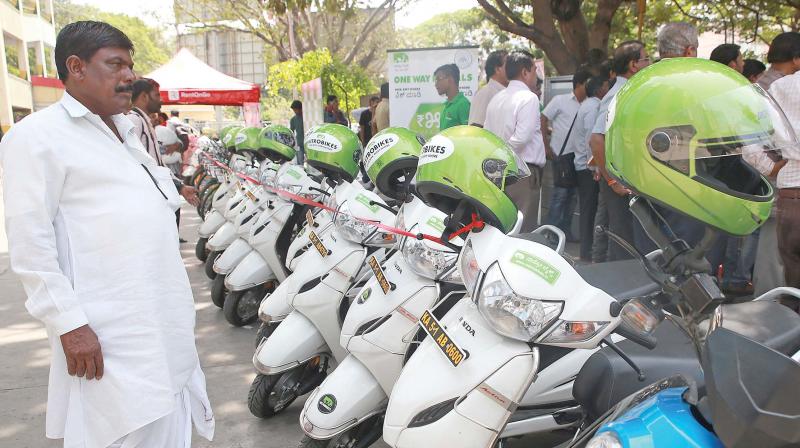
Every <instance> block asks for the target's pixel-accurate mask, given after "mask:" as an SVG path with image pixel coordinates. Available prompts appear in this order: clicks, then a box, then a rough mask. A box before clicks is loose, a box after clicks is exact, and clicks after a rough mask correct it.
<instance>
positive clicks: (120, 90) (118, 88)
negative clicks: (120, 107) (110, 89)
mask: <svg viewBox="0 0 800 448" xmlns="http://www.w3.org/2000/svg"><path fill="white" fill-rule="evenodd" d="M114 92H115V93H124V92H129V93H130V92H133V84H128V85H123V86H116V87H114Z"/></svg>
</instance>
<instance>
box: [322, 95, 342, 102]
mask: <svg viewBox="0 0 800 448" xmlns="http://www.w3.org/2000/svg"><path fill="white" fill-rule="evenodd" d="M338 99H339V97H338V96H336V95H328V98H327V99H326V101H325V103H327V104H331V103H332V102H333V101H336V100H338Z"/></svg>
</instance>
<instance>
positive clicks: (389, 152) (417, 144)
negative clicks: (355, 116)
mask: <svg viewBox="0 0 800 448" xmlns="http://www.w3.org/2000/svg"><path fill="white" fill-rule="evenodd" d="M424 144H425V139H423V138H422V137H421V136H419V135H417V134H415V133H414V132H412V131H409V130H408V129H404V128H386V129H384V130H382V131H381V132H378V133H377V134H375V136H374V137H372V139H371V140H370V141H369V143H367V146H366V148H364V155H363V156H362V163H363V165H364V169H365V170H366V171H367V176H368V177H369V179H370V180H371V181H372V183H373V184H375V186H376V187H377V188H378V190H380V192H381V193H383V194H385V195H386V196H388V197H390V198H394V199H405V197H406V196H407V192H408V187H407V184H408V182H409V181H410V180H411V178H412V177H414V173H415V172H416V171H417V160H418V159H419V153H420V150H422V145H424Z"/></svg>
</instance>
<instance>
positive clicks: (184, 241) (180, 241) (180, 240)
mask: <svg viewBox="0 0 800 448" xmlns="http://www.w3.org/2000/svg"><path fill="white" fill-rule="evenodd" d="M178 242H179V243H181V244H183V243H188V241H186V240H185V239H183V238H178Z"/></svg>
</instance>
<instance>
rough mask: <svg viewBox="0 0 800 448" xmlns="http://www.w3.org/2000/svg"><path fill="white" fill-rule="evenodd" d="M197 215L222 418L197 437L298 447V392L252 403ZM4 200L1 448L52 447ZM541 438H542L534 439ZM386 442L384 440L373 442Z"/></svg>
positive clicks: (209, 344)
mask: <svg viewBox="0 0 800 448" xmlns="http://www.w3.org/2000/svg"><path fill="white" fill-rule="evenodd" d="M199 222H200V219H199V218H198V217H197V215H196V214H195V213H194V212H193V211H191V210H190V209H188V208H185V209H184V213H183V222H182V229H181V234H182V236H183V237H184V238H186V239H187V240H189V241H190V243H188V244H184V245H182V254H183V258H184V262H185V264H186V268H187V270H188V272H189V278H190V279H191V282H192V288H193V290H194V296H195V301H196V303H197V347H198V350H199V352H200V359H201V362H202V365H203V370H204V371H205V374H206V378H207V380H208V391H209V395H210V398H211V403H212V405H213V406H214V411H215V414H216V418H217V432H216V437H215V440H214V442H208V441H205V440H202V439H200V438H198V437H195V443H194V444H193V446H194V447H196V448H206V447H212V446H213V447H225V448H256V447H259V448H288V447H295V446H296V444H297V441H298V440H300V438H301V436H302V432H301V430H300V428H299V425H298V421H297V419H298V415H299V412H300V409H301V406H302V404H303V400H302V399H300V400H298V401H297V402H296V403H294V404H293V405H292V406H291V407H290V408H289V409H287V410H286V412H284V413H282V414H281V415H279V416H277V417H275V418H273V419H271V420H268V421H262V420H259V419H257V418H255V417H253V416H252V415H251V414H250V412H249V411H248V409H247V391H248V389H249V386H250V382H251V381H252V379H253V377H254V376H255V374H254V370H253V366H252V363H251V358H252V356H253V349H254V347H253V344H254V336H255V329H254V328H252V327H245V328H233V327H231V326H230V325H228V324H227V322H226V321H225V318H224V317H223V315H222V312H221V310H219V309H218V308H216V307H215V306H214V305H213V304H212V303H211V301H210V298H209V286H210V282H209V280H208V279H207V278H206V276H205V274H204V273H203V270H202V264H201V263H200V262H199V261H198V260H197V259H196V258H195V256H194V242H195V240H196V227H197V225H198V224H199ZM2 230H3V229H2V201H0V299H1V300H0V447H2V448H55V447H59V446H61V444H59V443H58V442H56V441H48V440H46V439H45V438H44V421H45V418H44V414H45V403H46V399H47V390H46V385H47V376H48V363H49V356H50V349H49V347H48V344H47V336H46V334H45V330H44V327H43V326H42V325H41V324H40V323H39V322H38V321H35V320H33V319H32V318H31V317H30V316H29V315H28V313H27V311H26V310H25V307H24V301H25V293H24V291H23V289H22V286H21V284H20V283H19V281H18V279H17V278H16V277H15V276H14V274H13V273H11V272H10V271H9V270H8V269H7V268H8V256H7V253H6V252H7V249H6V242H5V235H4V234H3V233H2ZM537 442H539V443H537ZM541 442H542V441H541V440H538V441H537V440H531V439H529V440H522V441H516V442H514V443H512V444H510V446H509V448H521V447H523V446H524V447H532V446H551V445H550V444H543V443H541ZM375 446H376V447H380V448H385V447H386V445H385V444H383V443H381V444H376V445H375Z"/></svg>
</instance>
